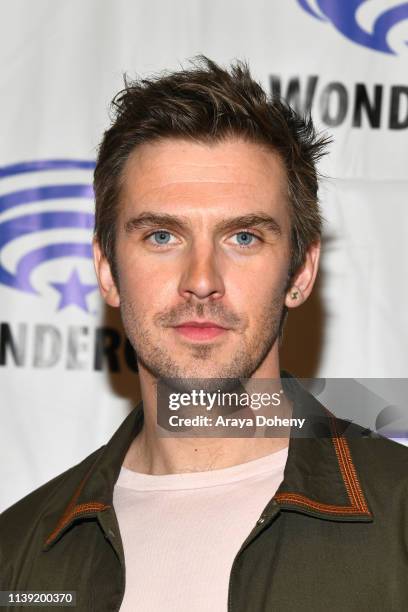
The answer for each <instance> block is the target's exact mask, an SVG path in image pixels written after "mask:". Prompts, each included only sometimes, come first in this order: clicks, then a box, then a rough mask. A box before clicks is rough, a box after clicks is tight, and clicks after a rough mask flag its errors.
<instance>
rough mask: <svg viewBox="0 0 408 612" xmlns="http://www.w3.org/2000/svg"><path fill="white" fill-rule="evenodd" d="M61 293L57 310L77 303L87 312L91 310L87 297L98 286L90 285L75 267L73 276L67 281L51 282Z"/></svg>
mask: <svg viewBox="0 0 408 612" xmlns="http://www.w3.org/2000/svg"><path fill="white" fill-rule="evenodd" d="M50 285H52V286H53V287H54V289H56V290H57V291H58V292H59V293H60V301H59V304H58V308H57V310H62V309H63V308H66V307H67V306H71V305H75V306H78V308H81V309H82V310H84V311H85V312H89V308H88V304H87V302H86V297H87V295H88V293H92V291H95V289H96V288H97V287H98V285H96V284H92V285H88V284H86V283H83V282H82V281H81V279H80V278H79V274H78V272H77V270H76V269H75V268H74V269H73V270H72V272H71V276H70V277H69V279H68V280H67V281H66V282H65V283H50Z"/></svg>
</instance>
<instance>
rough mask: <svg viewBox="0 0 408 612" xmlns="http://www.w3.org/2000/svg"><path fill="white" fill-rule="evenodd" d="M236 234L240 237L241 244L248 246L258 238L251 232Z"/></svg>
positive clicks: (239, 242)
mask: <svg viewBox="0 0 408 612" xmlns="http://www.w3.org/2000/svg"><path fill="white" fill-rule="evenodd" d="M235 236H237V237H238V244H239V245H240V246H244V247H246V246H248V245H250V244H251V243H252V242H253V239H254V238H256V236H255V235H254V234H251V232H237V233H236V234H235Z"/></svg>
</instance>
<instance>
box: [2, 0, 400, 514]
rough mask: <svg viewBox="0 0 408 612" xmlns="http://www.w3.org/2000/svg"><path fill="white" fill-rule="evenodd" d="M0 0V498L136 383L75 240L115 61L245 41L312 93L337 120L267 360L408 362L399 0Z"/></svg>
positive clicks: (105, 426)
mask: <svg viewBox="0 0 408 612" xmlns="http://www.w3.org/2000/svg"><path fill="white" fill-rule="evenodd" d="M0 16H1V18H0V50H1V51H0V103H1V113H0V133H1V139H0V166H1V168H0V324H1V327H0V401H1V406H0V408H1V429H0V448H1V454H2V456H1V459H2V460H1V461H0V482H1V483H2V487H1V493H0V510H2V509H4V508H5V507H7V506H9V505H10V504H11V503H13V502H14V501H16V500H17V499H19V498H21V497H22V496H23V495H25V494H26V493H28V492H29V491H31V490H33V489H34V488H36V487H37V486H39V485H40V484H42V483H43V482H45V481H46V480H48V479H49V478H51V477H53V476H55V475H56V474H58V473H60V472H61V471H62V470H64V469H66V468H68V467H69V466H71V465H73V464H74V463H75V462H78V461H79V460H81V459H82V458H83V457H84V456H85V455H87V454H88V453H90V452H91V451H92V450H94V449H95V448H97V447H98V446H100V445H101V444H103V443H104V442H105V441H106V440H107V439H108V438H109V437H110V435H111V433H112V432H113V431H114V429H115V428H116V427H117V426H118V425H119V423H120V422H121V421H122V419H123V418H124V417H125V416H126V414H127V413H128V410H129V408H130V406H131V405H132V404H133V403H134V401H137V399H138V398H139V395H138V394H139V391H138V382H137V374H136V373H135V371H134V363H133V362H132V359H131V355H130V354H129V351H128V352H126V351H125V341H124V337H123V333H122V332H121V331H120V326H119V323H118V320H117V316H116V313H114V312H106V311H105V309H104V308H103V306H102V304H101V302H100V299H99V296H98V294H97V291H96V290H95V287H96V282H95V278H94V274H93V268H92V264H91V260H90V250H89V244H90V239H91V234H92V213H93V202H92V193H91V190H90V184H91V177H92V167H93V162H94V159H95V155H96V147H97V145H98V142H99V141H100V138H101V135H102V132H103V130H104V129H105V128H106V127H107V125H108V122H109V121H108V106H109V102H110V100H111V98H112V97H113V95H114V94H115V93H116V92H117V91H118V90H119V89H121V88H122V85H123V80H122V74H123V72H125V71H126V72H128V74H129V76H132V75H136V74H140V73H141V74H148V73H151V72H153V71H154V72H156V71H159V70H162V69H164V68H167V69H174V68H177V67H179V66H180V64H181V63H183V62H185V60H186V58H188V57H191V56H193V55H196V54H198V53H204V54H206V55H208V56H209V57H211V58H212V59H214V60H216V61H218V62H220V63H228V62H230V61H231V60H232V59H234V58H241V59H247V60H248V61H249V63H250V65H251V67H252V70H253V73H254V75H255V77H256V78H258V79H259V80H261V81H262V82H263V84H264V85H265V87H266V88H267V89H268V90H272V89H273V91H275V92H277V91H279V90H280V92H281V94H282V95H285V96H286V95H288V96H289V97H290V100H291V102H292V104H294V105H295V106H297V107H298V108H299V109H300V110H305V109H307V108H308V106H311V108H312V113H313V116H314V118H315V120H316V124H317V125H318V127H319V128H321V129H327V130H328V131H329V132H330V133H331V134H332V135H333V138H334V144H333V145H332V148H331V155H330V156H329V157H328V158H327V159H326V160H325V162H324V165H322V167H321V170H322V172H324V173H325V174H326V175H327V176H328V178H327V179H326V180H325V181H324V183H323V185H322V189H321V200H322V206H323V214H324V217H325V219H326V227H325V234H324V236H325V240H324V256H323V261H322V270H321V275H320V282H319V285H318V287H317V290H316V292H315V295H314V296H313V297H312V298H311V300H310V303H309V304H307V305H305V307H304V308H303V309H300V310H299V311H298V312H297V313H296V314H294V315H293V316H292V320H290V321H289V325H288V330H287V342H286V346H285V349H284V359H283V361H284V365H285V366H286V367H287V368H288V369H291V370H292V371H293V373H294V374H298V375H304V376H311V375H314V376H322V377H368V378H369V377H406V376H407V375H408V364H407V360H406V348H407V339H408V338H407V337H408V326H407V314H406V310H407V308H406V304H407V302H408V285H407V283H406V263H407V259H408V256H407V249H408V247H407V244H408V241H407V240H406V237H407V230H408V212H407V202H406V194H407V181H408V176H407V149H408V144H407V143H408V140H407V134H408V131H407V130H408V82H407V60H408V47H407V43H406V41H407V40H408V6H407V4H406V3H405V4H401V1H400V0H399V1H398V0H396V1H393V0H348V1H346V0H330V2H328V1H327V0H286V1H285V2H279V1H278V0H268V2H266V1H264V0H251V2H248V1H247V0H219V1H217V2H210V1H209V0H172V1H171V2H169V1H168V0H9V1H7V0H3V2H2V4H1V7H0ZM129 398H132V399H131V400H130V401H129Z"/></svg>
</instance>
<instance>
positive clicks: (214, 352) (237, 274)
mask: <svg viewBox="0 0 408 612" xmlns="http://www.w3.org/2000/svg"><path fill="white" fill-rule="evenodd" d="M118 209H119V210H118V224H117V235H116V262H117V270H118V285H119V287H118V288H117V289H118V293H116V289H115V288H114V289H113V290H112V291H111V292H110V294H109V297H108V298H106V299H107V301H108V303H110V304H111V305H114V306H117V305H119V304H120V308H121V314H122V319H123V323H124V327H125V330H126V333H127V335H128V337H129V340H130V342H131V343H132V345H133V347H134V349H135V351H136V353H137V357H138V360H139V364H140V365H141V367H142V368H145V369H147V370H148V371H149V372H150V373H151V374H153V376H155V377H157V378H159V377H182V378H249V377H251V376H252V375H253V373H254V372H256V371H259V370H258V369H259V368H260V367H261V368H262V366H263V365H265V364H267V363H268V360H271V357H272V355H273V353H274V352H276V351H277V344H278V343H277V338H278V330H279V322H280V318H281V314H282V308H283V305H284V301H285V289H286V283H287V276H288V270H289V263H290V220H289V204H288V198H287V183H286V175H285V170H284V167H283V165H282V162H281V161H280V159H279V157H278V156H277V155H276V154H275V153H274V152H272V151H270V150H267V149H266V148H264V147H262V146H260V145H258V144H255V143H248V142H245V141H243V140H240V139H232V138H231V139H228V140H226V141H224V142H220V143H217V144H211V145H207V144H203V143H193V142H190V141H184V140H177V139H171V138H169V139H165V140H162V141H160V142H156V143H152V144H145V145H142V146H139V147H138V148H137V149H136V150H135V151H134V153H133V154H132V156H131V157H130V158H129V160H128V162H127V164H126V166H125V169H124V180H123V189H122V193H121V201H120V204H119V207H118ZM251 216H252V218H251ZM244 218H245V219H244ZM186 322H193V324H192V325H187V326H186V325H185V326H183V325H182V324H183V323H186ZM203 322H204V323H207V324H209V323H213V324H215V325H217V326H220V327H221V328H220V327H215V328H214V326H213V327H210V328H207V329H205V328H202V327H201V328H200V327H195V325H198V324H200V323H203Z"/></svg>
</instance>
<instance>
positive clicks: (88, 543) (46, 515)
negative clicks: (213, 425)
mask: <svg viewBox="0 0 408 612" xmlns="http://www.w3.org/2000/svg"><path fill="white" fill-rule="evenodd" d="M291 381H292V382H291V383H290V384H291V385H292V391H293V389H295V391H294V394H295V395H294V397H295V409H294V412H295V413H297V415H299V414H305V411H306V412H307V414H308V415H309V416H310V415H311V416H312V418H311V419H310V422H313V425H312V427H313V428H314V429H313V432H314V434H316V432H317V431H318V432H319V436H318V437H317V436H316V435H311V431H309V433H308V434H307V435H305V436H304V437H302V438H295V437H292V438H291V439H290V443H289V454H288V460H287V464H286V468H285V474H284V480H283V482H282V484H281V485H280V487H279V489H278V491H277V492H276V493H275V495H274V496H273V497H272V499H271V500H270V502H269V503H268V504H267V506H266V507H265V509H264V510H263V511H262V512H261V513H260V517H259V520H258V521H257V523H256V524H255V525H254V526H253V529H252V531H251V533H250V534H249V535H248V537H247V539H246V540H245V542H243V544H242V546H241V548H240V550H239V551H237V555H236V557H235V560H234V563H233V566H232V570H231V575H230V583H229V604H228V610H229V612H244V611H245V612H263V611H271V612H272V611H273V612H288V611H289V612H292V611H293V612H298V611H302V612H303V611H311V612H312V611H313V612H319V611H322V612H323V611H324V612H327V611H328V610H330V611H344V612H345V611H347V612H352V611H356V612H357V611H358V612H362V611H366V610H370V612H375V611H378V612H393V611H395V612H396V611H407V610H408V492H407V487H408V470H407V458H408V449H407V448H406V447H404V446H401V445H399V444H396V443H394V442H392V441H390V440H387V439H385V438H381V437H379V436H377V435H375V434H370V433H368V434H367V432H364V431H363V430H362V429H361V428H359V427H357V426H350V427H347V424H346V423H345V422H344V421H340V420H339V419H336V418H333V417H331V416H328V414H327V412H326V410H325V409H324V408H323V407H322V406H321V405H320V404H319V402H317V400H315V399H314V398H313V397H312V396H311V395H309V394H308V393H306V391H304V390H303V388H301V387H300V385H299V384H298V383H297V382H296V381H295V380H294V379H291ZM313 418H314V419H315V421H313ZM142 423H143V410H142V406H139V407H138V408H136V409H135V410H133V411H132V412H131V413H130V414H129V416H128V417H127V418H126V419H125V420H124V422H123V423H122V425H121V426H120V427H119V429H118V430H117V431H116V433H115V434H114V435H113V437H112V438H111V440H110V441H109V442H108V443H107V444H106V445H105V446H103V447H101V448H100V449H98V450H97V451H95V452H94V453H92V454H91V455H89V456H88V457H87V458H86V459H84V460H83V461H82V462H81V463H79V464H78V465H76V466H74V467H72V468H71V469H69V470H67V471H66V472H64V473H63V474H61V475H59V476H57V477H56V478H54V479H53V480H51V481H50V482H48V483H46V484H44V485H43V486H42V487H40V488H39V489H37V490H36V491H34V492H33V493H30V494H29V495H27V496H26V497H24V498H23V499H21V500H20V501H18V502H17V503H16V504H14V505H13V506H11V507H10V508H8V509H7V510H6V511H4V512H3V514H2V515H0V590H32V591H33V590H35V591H60V592H63V591H76V594H77V595H76V597H77V605H76V608H75V609H76V610H78V611H81V612H82V611H84V612H92V611H95V612H104V611H105V610H106V611H107V610H109V611H114V610H119V608H120V605H121V601H122V598H123V594H124V589H125V562H124V553H123V547H122V542H121V536H120V532H119V527H118V522H117V518H116V514H115V511H114V508H113V504H112V496H113V488H114V484H115V482H116V480H117V478H118V475H119V471H120V468H121V465H122V461H123V459H124V456H125V454H126V451H127V449H128V447H129V445H130V443H131V441H132V440H133V439H134V437H135V436H136V435H137V433H138V431H140V428H141V426H142ZM316 423H317V428H316ZM325 428H326V430H325ZM345 428H346V429H345ZM325 431H326V433H325ZM214 546H216V543H214ZM186 562H187V563H188V560H186ZM142 588H143V585H141V589H142ZM208 588H209V589H210V588H211V585H208ZM4 609H5V610H6V609H10V610H11V609H12V610H16V609H20V608H16V607H13V608H11V607H10V608H4ZM21 609H23V608H21ZM24 609H25V608H24ZM66 609H68V608H66ZM70 609H71V608H70ZM135 610H137V607H136V608H135ZM163 612H165V611H163ZM180 612H184V611H180ZM186 612H194V611H190V610H188V611H186ZM214 612H216V611H214ZM220 612H222V611H220Z"/></svg>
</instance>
